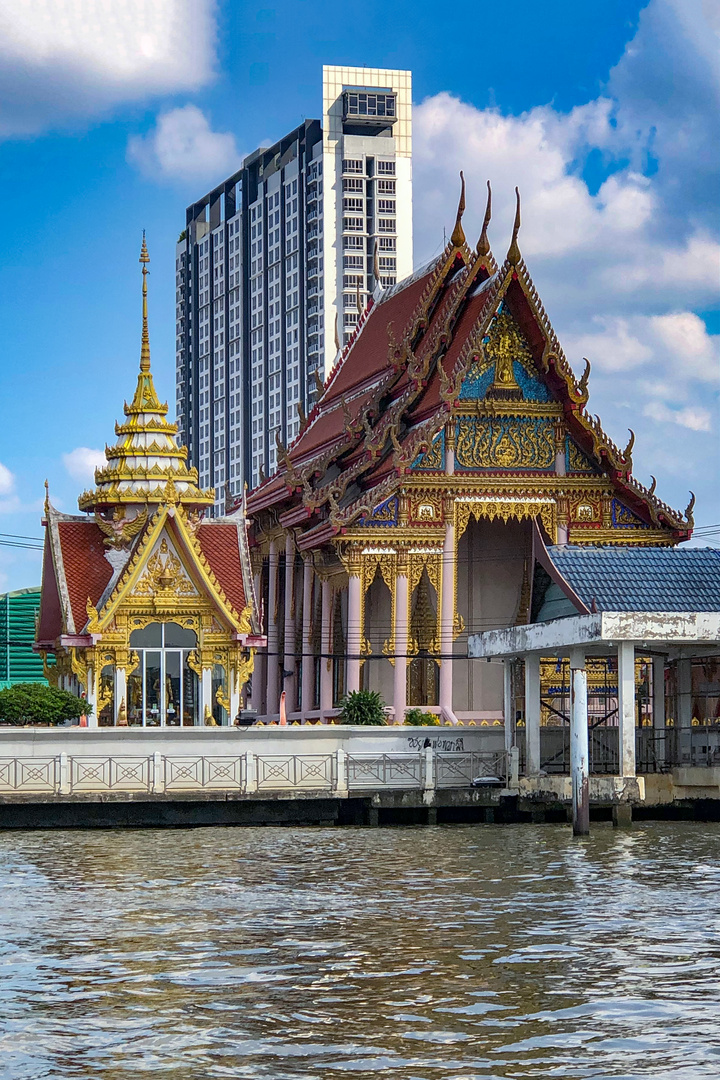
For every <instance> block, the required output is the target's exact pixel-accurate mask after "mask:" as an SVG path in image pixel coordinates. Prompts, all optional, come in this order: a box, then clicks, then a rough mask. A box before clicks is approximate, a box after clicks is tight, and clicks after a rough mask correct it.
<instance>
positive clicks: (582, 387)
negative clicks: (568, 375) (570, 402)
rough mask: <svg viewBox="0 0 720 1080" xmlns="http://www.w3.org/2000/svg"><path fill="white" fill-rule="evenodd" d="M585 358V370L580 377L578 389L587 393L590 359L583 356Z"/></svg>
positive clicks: (582, 392)
mask: <svg viewBox="0 0 720 1080" xmlns="http://www.w3.org/2000/svg"><path fill="white" fill-rule="evenodd" d="M583 360H584V361H585V370H584V371H583V373H582V375H581V377H580V382H579V383H578V390H579V391H580V393H581V394H584V393H586V391H587V385H588V379H589V378H590V361H589V360H588V358H587V356H583Z"/></svg>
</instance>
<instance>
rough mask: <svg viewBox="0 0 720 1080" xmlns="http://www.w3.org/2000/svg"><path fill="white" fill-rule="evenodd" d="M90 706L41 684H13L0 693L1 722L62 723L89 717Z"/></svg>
mask: <svg viewBox="0 0 720 1080" xmlns="http://www.w3.org/2000/svg"><path fill="white" fill-rule="evenodd" d="M91 712H92V706H91V705H88V703H87V701H85V700H84V698H79V697H76V696H75V694H71V693H69V692H68V691H67V690H59V689H58V688H57V687H56V686H43V684H42V683H16V684H15V686H8V687H6V689H5V690H0V723H5V724H15V725H19V726H21V725H23V724H51V725H54V724H62V723H64V722H65V721H66V720H77V719H78V717H80V716H82V715H83V714H84V715H85V716H88V715H89V714H90V713H91Z"/></svg>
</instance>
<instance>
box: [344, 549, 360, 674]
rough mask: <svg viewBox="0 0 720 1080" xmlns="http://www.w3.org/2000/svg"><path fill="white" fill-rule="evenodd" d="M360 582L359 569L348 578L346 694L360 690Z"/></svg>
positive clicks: (352, 571)
mask: <svg viewBox="0 0 720 1080" xmlns="http://www.w3.org/2000/svg"><path fill="white" fill-rule="evenodd" d="M361 589H362V582H361V577H360V572H359V569H358V571H357V572H355V568H354V567H353V568H351V570H350V573H349V577H348V615H347V619H348V631H347V692H348V694H352V692H353V691H354V690H359V689H360V649H361V645H362V597H361Z"/></svg>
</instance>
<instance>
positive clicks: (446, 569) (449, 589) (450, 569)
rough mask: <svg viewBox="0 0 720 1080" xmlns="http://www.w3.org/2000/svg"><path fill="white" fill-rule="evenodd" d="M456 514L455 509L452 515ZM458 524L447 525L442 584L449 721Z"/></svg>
mask: <svg viewBox="0 0 720 1080" xmlns="http://www.w3.org/2000/svg"><path fill="white" fill-rule="evenodd" d="M453 513H454V508H452V507H451V509H450V515H452V514H453ZM455 573H456V568H455V521H454V518H453V517H452V516H449V520H448V521H447V523H446V525H445V541H444V543H443V554H442V569H441V585H440V603H441V608H440V655H441V657H442V659H441V660H440V709H441V710H442V711H443V712H444V713H445V714H446V718H447V719H452V717H453V715H454V713H453V691H452V682H453V662H452V659H451V657H452V652H453V637H454V631H455Z"/></svg>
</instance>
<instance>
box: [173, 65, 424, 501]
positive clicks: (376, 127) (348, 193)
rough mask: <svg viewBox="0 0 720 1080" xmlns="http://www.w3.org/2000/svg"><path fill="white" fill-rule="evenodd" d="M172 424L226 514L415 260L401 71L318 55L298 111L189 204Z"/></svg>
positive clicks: (265, 469)
mask: <svg viewBox="0 0 720 1080" xmlns="http://www.w3.org/2000/svg"><path fill="white" fill-rule="evenodd" d="M175 265H176V290H177V291H176V302H177V320H176V324H177V325H176V334H177V337H176V372H177V417H178V423H179V428H180V437H181V439H182V441H183V443H184V444H185V445H187V447H188V450H189V458H190V462H191V464H193V465H195V466H197V469H198V472H199V483H200V486H201V487H214V488H215V512H216V513H220V514H221V513H223V512H224V510H225V505H226V501H227V500H228V499H230V500H234V499H235V498H236V497H237V496H238V495H239V494H240V493H241V492H242V489H243V484H244V482H245V481H247V483H248V485H249V486H250V487H254V486H256V485H257V484H258V483H259V482H260V481H261V479H262V477H263V476H268V475H270V473H272V472H273V471H274V469H275V466H276V462H277V446H278V443H281V444H282V445H284V446H287V445H288V444H289V443H290V442H292V440H293V439H294V438H295V436H296V435H297V433H298V431H299V428H300V423H301V415H302V414H307V413H308V412H309V410H310V409H311V408H312V405H313V402H314V400H315V398H316V395H317V387H318V380H324V378H325V377H326V375H327V374H328V373H329V372H330V370H331V368H332V366H333V364H334V362H335V360H336V357H337V355H338V351H339V349H340V348H342V346H343V345H344V344H346V343H347V342H348V341H349V339H350V337H351V335H352V333H353V331H354V328H355V326H356V324H357V321H358V317H359V316H358V309H362V308H364V307H365V305H366V304H367V302H368V300H369V298H370V296H371V295H372V294H373V292H374V291H375V289H377V288H387V287H389V286H392V285H394V284H395V283H396V282H397V281H399V280H401V279H402V278H403V277H406V276H407V275H408V274H410V273H412V99H411V74H410V72H409V71H389V70H383V69H379V68H345V67H324V68H323V118H322V122H321V121H319V120H306V121H305V122H304V123H303V124H302V125H301V126H299V127H297V128H295V130H293V131H291V132H289V134H287V135H285V136H284V137H283V138H282V139H280V140H279V141H278V142H276V143H275V144H274V145H273V146H270V147H262V148H260V149H258V150H256V151H255V152H254V153H253V154H251V155H250V156H249V157H247V158H246V159H245V161H244V162H243V165H242V167H241V168H240V169H239V170H238V171H237V172H236V173H234V174H233V175H232V176H230V177H228V179H227V180H225V181H224V182H223V183H221V184H219V185H218V186H217V187H215V188H214V189H213V190H212V191H210V192H208V194H207V195H205V196H204V197H203V198H201V199H199V200H198V201H197V202H195V203H193V204H192V205H191V206H189V207H188V209H187V215H186V226H185V229H184V231H183V233H182V234H181V237H180V240H179V241H178V244H177V251H176V264H175Z"/></svg>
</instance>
